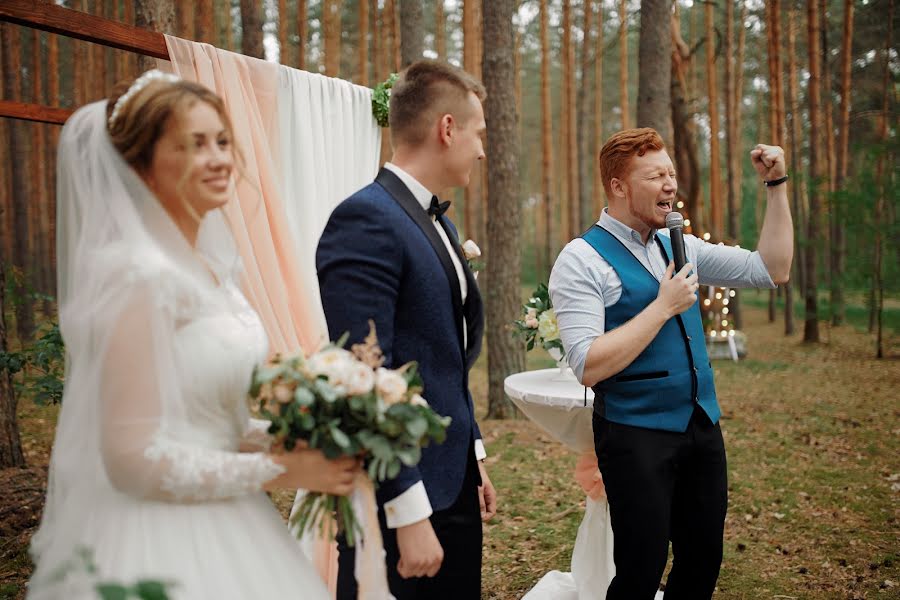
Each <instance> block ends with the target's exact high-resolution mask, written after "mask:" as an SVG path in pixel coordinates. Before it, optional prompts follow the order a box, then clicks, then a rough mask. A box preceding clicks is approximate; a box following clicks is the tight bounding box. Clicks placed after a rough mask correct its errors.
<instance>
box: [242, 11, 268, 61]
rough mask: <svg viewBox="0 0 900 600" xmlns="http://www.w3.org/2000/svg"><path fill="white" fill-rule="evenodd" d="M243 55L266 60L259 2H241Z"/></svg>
mask: <svg viewBox="0 0 900 600" xmlns="http://www.w3.org/2000/svg"><path fill="white" fill-rule="evenodd" d="M241 54H244V55H246V56H253V57H255V58H265V50H264V48H263V29H262V15H261V14H260V6H259V0H241Z"/></svg>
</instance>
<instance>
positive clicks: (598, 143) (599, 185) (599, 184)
mask: <svg viewBox="0 0 900 600" xmlns="http://www.w3.org/2000/svg"><path fill="white" fill-rule="evenodd" d="M590 1H593V0H590ZM595 48H596V49H595V51H594V152H593V153H592V154H591V166H592V168H593V170H594V171H593V173H594V180H593V182H594V185H593V204H592V206H593V208H592V213H593V214H592V218H594V219H596V218H598V217H599V216H600V211H601V210H603V198H604V193H603V180H602V179H601V177H600V167H599V166H598V164H597V156H598V155H599V154H600V148H601V147H602V146H603V2H602V1H598V2H597V40H596V46H595Z"/></svg>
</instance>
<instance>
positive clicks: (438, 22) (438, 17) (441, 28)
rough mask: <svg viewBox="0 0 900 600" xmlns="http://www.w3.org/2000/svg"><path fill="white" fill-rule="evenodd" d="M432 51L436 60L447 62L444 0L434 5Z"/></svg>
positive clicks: (438, 0) (439, 0)
mask: <svg viewBox="0 0 900 600" xmlns="http://www.w3.org/2000/svg"><path fill="white" fill-rule="evenodd" d="M434 51H435V53H436V54H437V57H438V59H440V60H447V23H446V22H445V17H444V0H437V1H436V2H435V3H434Z"/></svg>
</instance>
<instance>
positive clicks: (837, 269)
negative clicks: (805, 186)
mask: <svg viewBox="0 0 900 600" xmlns="http://www.w3.org/2000/svg"><path fill="white" fill-rule="evenodd" d="M852 58H853V0H844V28H843V36H842V39H841V106H840V112H839V114H838V148H837V157H836V158H837V169H836V172H835V176H836V177H835V189H838V190H842V189H844V186H845V184H846V180H847V165H848V162H849V161H848V154H849V149H850V68H851V65H852ZM842 212H843V210H842V207H841V206H840V205H837V204H836V205H834V206H832V220H831V256H830V258H831V260H830V271H831V324H832V325H841V324H842V323H843V322H844V312H845V306H844V286H843V274H844V266H845V265H844V263H845V257H846V253H847V248H846V240H845V239H844V228H843V227H842V226H841V223H842V221H843V219H842V218H841V217H842Z"/></svg>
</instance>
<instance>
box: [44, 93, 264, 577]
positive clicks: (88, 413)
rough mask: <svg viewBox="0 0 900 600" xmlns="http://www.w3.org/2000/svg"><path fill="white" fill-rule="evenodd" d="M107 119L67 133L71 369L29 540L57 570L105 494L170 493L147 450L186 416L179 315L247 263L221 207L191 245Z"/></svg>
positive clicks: (65, 310)
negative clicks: (37, 521) (38, 518)
mask: <svg viewBox="0 0 900 600" xmlns="http://www.w3.org/2000/svg"><path fill="white" fill-rule="evenodd" d="M106 123H107V116H106V102H105V101H102V102H96V103H93V104H90V105H88V106H85V107H83V108H82V109H80V110H78V111H77V112H76V113H75V114H74V115H72V117H71V118H70V119H69V121H68V122H67V123H66V125H65V127H64V128H63V130H62V134H61V136H60V140H59V149H58V160H57V169H58V183H57V256H58V267H57V273H58V292H59V319H60V330H61V332H62V335H63V339H64V341H65V344H66V375H65V389H64V393H63V401H62V408H61V411H60V415H59V421H58V425H57V429H56V439H55V443H54V447H53V453H52V457H51V461H50V480H49V487H48V492H47V501H46V505H45V508H44V513H43V518H42V522H41V526H40V528H39V530H38V532H37V533H36V534H35V536H34V538H33V540H32V554H33V556H34V557H35V559H36V562H38V572H40V571H41V570H42V569H41V567H42V565H41V562H44V563H45V564H44V567H45V569H51V570H52V569H53V568H55V567H57V566H59V565H60V564H61V563H62V562H64V561H66V560H68V558H69V557H70V556H71V553H72V552H73V551H75V550H76V549H77V548H78V547H79V546H80V545H81V544H82V543H84V539H85V536H86V535H87V533H86V531H85V530H86V528H87V527H88V526H87V525H86V524H84V523H83V520H84V518H83V515H85V514H87V513H88V512H89V510H88V509H89V508H90V507H91V506H93V505H95V504H96V503H97V502H99V501H102V500H103V499H104V498H117V497H121V496H122V494H121V492H125V493H126V496H128V497H133V496H137V497H161V498H162V499H168V498H166V497H165V496H164V495H161V493H160V490H161V489H164V488H165V487H166V486H165V485H162V486H161V485H160V481H161V480H163V479H165V477H166V476H167V469H168V468H169V467H171V465H167V464H166V462H167V461H166V458H167V457H165V456H163V457H158V456H157V457H154V460H151V458H150V455H149V453H148V452H147V449H148V445H149V441H150V440H151V439H152V438H153V437H154V436H157V435H158V434H159V432H165V434H166V435H171V437H172V438H174V439H177V438H178V432H177V428H178V426H179V423H180V422H181V421H180V420H179V417H181V416H183V412H184V399H183V398H182V397H181V392H180V389H179V386H178V385H177V381H176V372H177V369H178V366H177V365H175V364H173V357H172V352H171V350H172V345H171V342H172V339H173V336H174V335H175V333H176V331H177V328H178V326H179V324H178V322H177V320H176V318H175V315H176V314H184V312H185V310H188V311H190V307H191V306H192V304H193V303H195V302H196V303H200V302H205V303H206V304H208V303H209V301H210V297H211V296H215V295H214V294H210V293H209V290H210V289H211V286H214V285H215V283H214V281H213V278H212V277H210V273H209V271H208V270H207V266H208V267H209V270H212V271H213V273H215V276H216V278H218V279H219V281H224V280H226V279H231V278H232V276H233V272H234V270H235V269H236V268H237V265H238V258H237V253H236V250H235V246H234V243H233V239H232V237H231V232H230V230H229V228H228V226H227V223H226V222H225V219H224V218H223V215H222V212H221V211H219V210H216V211H212V212H210V213H209V214H207V215H206V216H205V217H204V220H203V224H202V226H201V230H200V235H199V238H198V243H197V247H196V248H192V247H191V246H190V245H189V244H188V242H187V241H186V239H185V238H184V236H183V235H182V234H181V232H180V230H179V229H178V228H177V227H176V226H175V224H174V222H173V221H172V220H171V219H170V218H169V217H168V214H167V213H166V212H165V210H164V209H163V208H162V206H161V205H160V203H159V202H158V200H157V199H156V197H155V196H154V195H153V194H152V193H151V192H150V191H149V190H148V189H147V187H146V186H145V185H144V183H143V182H142V180H141V179H140V178H139V177H138V176H137V174H136V173H135V171H134V170H133V169H132V168H131V167H129V166H128V165H127V164H126V163H125V161H124V159H123V158H122V156H121V155H120V154H119V152H117V151H116V149H115V148H114V147H113V145H112V142H111V140H110V137H109V135H108V133H107V128H106ZM204 263H206V265H204ZM230 454H231V453H229V456H230ZM246 458H250V457H246ZM169 475H170V476H171V474H169ZM176 497H177V494H176ZM36 578H38V576H37V575H36Z"/></svg>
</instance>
